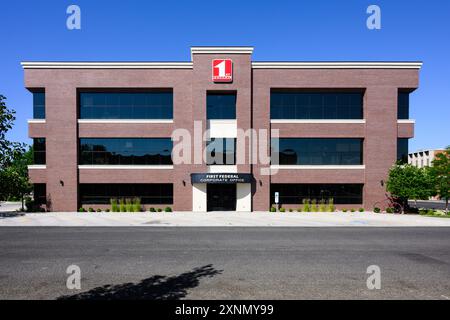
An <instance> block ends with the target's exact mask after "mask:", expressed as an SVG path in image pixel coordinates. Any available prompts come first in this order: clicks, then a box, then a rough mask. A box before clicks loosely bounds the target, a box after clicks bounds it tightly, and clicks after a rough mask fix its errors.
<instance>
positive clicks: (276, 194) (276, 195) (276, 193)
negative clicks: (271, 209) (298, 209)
mask: <svg viewBox="0 0 450 320" xmlns="http://www.w3.org/2000/svg"><path fill="white" fill-rule="evenodd" d="M279 201H280V193H279V192H275V203H276V204H278V202H279Z"/></svg>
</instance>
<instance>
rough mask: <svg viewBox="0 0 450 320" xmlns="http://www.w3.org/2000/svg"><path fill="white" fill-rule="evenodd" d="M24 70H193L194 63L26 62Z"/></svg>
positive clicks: (23, 66) (22, 63) (23, 63)
mask: <svg viewBox="0 0 450 320" xmlns="http://www.w3.org/2000/svg"><path fill="white" fill-rule="evenodd" d="M20 64H21V65H22V68H24V69H192V62H40V61H24V62H21V63H20Z"/></svg>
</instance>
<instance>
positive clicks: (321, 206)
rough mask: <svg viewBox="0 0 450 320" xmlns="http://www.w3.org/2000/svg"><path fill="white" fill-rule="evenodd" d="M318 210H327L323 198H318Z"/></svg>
mask: <svg viewBox="0 0 450 320" xmlns="http://www.w3.org/2000/svg"><path fill="white" fill-rule="evenodd" d="M319 211H320V212H325V211H327V206H326V205H325V199H320V200H319Z"/></svg>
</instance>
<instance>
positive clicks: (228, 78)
mask: <svg viewBox="0 0 450 320" xmlns="http://www.w3.org/2000/svg"><path fill="white" fill-rule="evenodd" d="M212 80H213V81H214V82H232V81H233V62H232V61H231V59H214V60H213V61H212Z"/></svg>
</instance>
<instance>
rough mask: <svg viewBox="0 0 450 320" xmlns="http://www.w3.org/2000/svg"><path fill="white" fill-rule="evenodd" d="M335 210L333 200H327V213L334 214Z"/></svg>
mask: <svg viewBox="0 0 450 320" xmlns="http://www.w3.org/2000/svg"><path fill="white" fill-rule="evenodd" d="M335 210H336V207H335V206H334V199H333V198H330V199H328V211H330V212H334V211H335Z"/></svg>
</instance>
